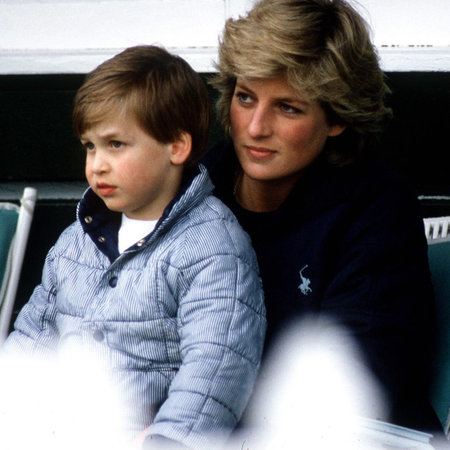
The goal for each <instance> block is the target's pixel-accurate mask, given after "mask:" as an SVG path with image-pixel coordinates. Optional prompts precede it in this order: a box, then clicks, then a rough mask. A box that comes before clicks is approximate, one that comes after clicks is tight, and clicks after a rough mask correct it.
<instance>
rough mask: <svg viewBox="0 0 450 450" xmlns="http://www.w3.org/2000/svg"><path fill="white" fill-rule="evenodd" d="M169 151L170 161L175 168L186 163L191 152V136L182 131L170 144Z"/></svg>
mask: <svg viewBox="0 0 450 450" xmlns="http://www.w3.org/2000/svg"><path fill="white" fill-rule="evenodd" d="M170 145H171V150H170V160H171V161H172V164H175V165H177V166H179V165H182V164H184V163H185V162H186V160H187V159H188V158H189V155H190V154H191V150H192V136H191V135H190V134H189V133H187V132H186V131H182V132H181V134H180V136H179V137H178V138H177V139H176V140H175V142H172V144H170Z"/></svg>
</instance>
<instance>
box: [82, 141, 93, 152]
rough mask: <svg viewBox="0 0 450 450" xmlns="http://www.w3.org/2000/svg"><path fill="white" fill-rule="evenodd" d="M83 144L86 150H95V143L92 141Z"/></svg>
mask: <svg viewBox="0 0 450 450" xmlns="http://www.w3.org/2000/svg"><path fill="white" fill-rule="evenodd" d="M83 146H84V148H85V149H86V150H94V148H95V145H94V144H93V143H92V142H83Z"/></svg>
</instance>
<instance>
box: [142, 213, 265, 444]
mask: <svg viewBox="0 0 450 450" xmlns="http://www.w3.org/2000/svg"><path fill="white" fill-rule="evenodd" d="M219 222H220V223H216V224H214V225H211V224H209V225H208V227H211V226H212V227H220V228H221V229H220V230H219V232H217V230H213V233H212V234H211V230H210V229H208V228H203V229H198V227H194V228H192V229H190V230H187V232H186V234H185V236H186V241H185V242H186V244H187V247H188V248H189V249H190V250H189V253H190V259H191V262H190V263H189V267H184V268H182V270H181V271H180V277H181V280H180V282H181V283H182V285H183V286H184V288H183V291H184V292H183V294H182V296H181V300H180V303H179V312H178V320H179V333H180V338H181V355H182V366H181V368H180V370H179V372H178V373H177V375H176V376H175V378H174V380H173V382H172V384H171V386H170V390H169V396H168V399H167V400H166V401H165V402H164V403H163V405H162V407H161V408H160V410H159V412H158V414H157V415H156V417H155V421H154V423H153V425H152V427H151V431H150V433H151V436H147V439H146V444H147V443H150V442H151V439H152V438H153V436H158V435H159V436H163V437H166V438H169V439H172V440H175V441H177V442H181V443H183V444H184V445H187V446H188V447H192V448H196V449H201V448H205V449H206V448H208V449H211V448H214V447H215V445H220V444H223V442H224V441H225V440H226V439H227V437H228V436H229V435H230V433H231V431H232V430H233V428H234V427H235V426H236V424H237V422H238V420H239V419H240V417H241V416H242V413H243V411H244V408H245V406H246V404H247V402H248V399H249V397H250V394H251V392H252V389H253V385H254V382H255V378H256V375H257V372H258V369H259V365H260V358H261V354H262V348H263V342H264V336H265V328H266V321H265V308H264V300H263V293H262V286H261V282H260V279H259V276H258V271H257V265H256V258H255V256H254V253H253V250H252V248H251V247H250V244H249V240H247V239H246V238H245V237H244V234H243V233H242V231H241V229H240V228H239V227H238V226H237V225H236V224H235V223H229V222H222V221H219ZM212 235H213V236H214V239H212V237H211V236H212ZM192 254H195V255H197V257H196V258H195V260H194V262H193V263H192ZM144 448H151V445H150V447H144Z"/></svg>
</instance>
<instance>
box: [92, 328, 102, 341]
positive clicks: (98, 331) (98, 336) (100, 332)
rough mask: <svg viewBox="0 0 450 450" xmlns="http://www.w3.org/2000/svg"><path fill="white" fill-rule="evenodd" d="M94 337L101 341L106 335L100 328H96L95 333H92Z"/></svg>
mask: <svg viewBox="0 0 450 450" xmlns="http://www.w3.org/2000/svg"><path fill="white" fill-rule="evenodd" d="M92 337H93V338H94V340H95V341H97V342H101V341H103V339H105V335H104V334H103V332H102V331H100V330H95V331H94V333H93V334H92Z"/></svg>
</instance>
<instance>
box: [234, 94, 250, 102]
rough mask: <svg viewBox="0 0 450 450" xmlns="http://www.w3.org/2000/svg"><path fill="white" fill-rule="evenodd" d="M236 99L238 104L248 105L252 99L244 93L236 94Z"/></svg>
mask: <svg viewBox="0 0 450 450" xmlns="http://www.w3.org/2000/svg"><path fill="white" fill-rule="evenodd" d="M236 97H237V99H238V101H239V103H242V104H249V103H251V102H252V98H251V97H250V95H248V94H246V93H244V92H237V93H236Z"/></svg>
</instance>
